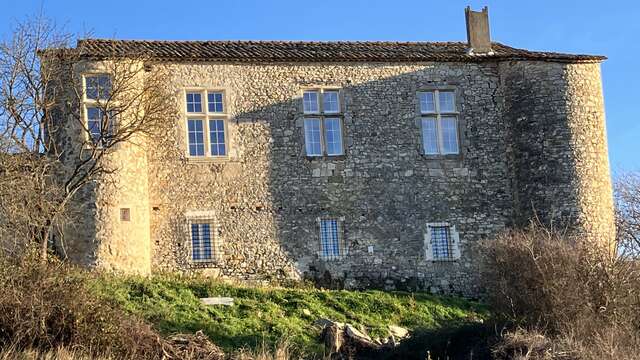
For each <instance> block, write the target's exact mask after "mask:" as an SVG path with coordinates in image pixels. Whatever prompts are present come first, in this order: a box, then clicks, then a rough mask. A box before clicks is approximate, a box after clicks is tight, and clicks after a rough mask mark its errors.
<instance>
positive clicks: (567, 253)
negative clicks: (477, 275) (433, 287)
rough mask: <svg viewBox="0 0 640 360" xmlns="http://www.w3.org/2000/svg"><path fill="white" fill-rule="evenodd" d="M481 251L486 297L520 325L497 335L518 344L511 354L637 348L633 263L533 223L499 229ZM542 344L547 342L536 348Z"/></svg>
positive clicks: (579, 354)
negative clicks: (514, 228)
mask: <svg viewBox="0 0 640 360" xmlns="http://www.w3.org/2000/svg"><path fill="white" fill-rule="evenodd" d="M484 255H485V256H484V259H485V264H484V267H483V274H482V275H483V276H482V277H483V280H484V285H485V288H486V289H487V297H488V300H489V302H490V304H491V305H492V307H493V309H494V310H495V311H496V313H497V314H500V315H501V316H502V317H503V318H504V319H505V320H507V321H508V322H509V323H510V324H511V325H512V326H513V327H514V328H519V329H520V330H518V331H517V332H516V333H514V332H511V333H509V334H508V335H507V336H505V337H504V338H503V345H505V344H504V343H505V342H510V343H511V344H512V345H513V344H517V343H518V342H519V343H521V346H520V350H519V351H516V350H514V349H513V348H515V347H518V346H511V348H512V352H521V353H523V354H526V353H528V354H529V355H527V357H524V358H527V359H533V358H540V359H543V358H554V359H555V358H576V359H578V358H579V359H596V358H597V359H621V358H622V359H624V358H630V357H632V356H635V354H637V353H638V352H639V351H640V338H639V335H640V331H639V329H638V324H639V322H638V321H640V313H639V312H638V309H640V268H639V267H638V264H637V263H636V262H634V261H630V260H628V259H625V258H621V257H618V256H615V255H614V254H611V253H609V252H607V251H600V250H599V249H598V248H597V246H596V245H594V244H582V243H580V242H579V241H576V239H573V238H571V237H569V236H566V235H564V234H562V233H559V232H554V231H550V230H548V229H545V228H543V227H542V226H539V225H531V226H530V227H529V228H527V229H524V230H511V231H508V232H505V233H503V234H502V235H500V236H498V237H497V239H495V240H493V241H490V242H487V243H486V244H485V245H484ZM527 332H528V335H526V333H527ZM541 337H542V338H541ZM523 339H528V340H527V341H523ZM516 340H517V341H516ZM547 341H552V342H553V344H552V345H551V346H547V345H545V346H542V345H541V344H546V342H547ZM525 344H526V346H525ZM541 346H542V347H541ZM509 348H510V346H503V347H502V348H500V349H498V351H497V355H499V354H501V353H504V350H505V349H509ZM525 348H527V349H525ZM531 349H537V350H535V351H532V350H531ZM540 349H544V351H541V350H540ZM535 354H538V355H535ZM540 354H544V356H543V355H540ZM559 354H564V355H562V356H565V357H561V356H560V355H559ZM512 355H513V354H512ZM596 355H597V356H596ZM567 356H569V357H567Z"/></svg>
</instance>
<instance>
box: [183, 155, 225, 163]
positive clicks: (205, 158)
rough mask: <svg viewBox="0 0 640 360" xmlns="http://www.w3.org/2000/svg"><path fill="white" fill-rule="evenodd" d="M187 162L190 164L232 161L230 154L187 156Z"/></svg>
mask: <svg viewBox="0 0 640 360" xmlns="http://www.w3.org/2000/svg"><path fill="white" fill-rule="evenodd" d="M186 159H187V162H188V163H190V164H210V163H226V162H230V161H231V160H230V159H229V157H228V156H220V157H212V156H203V157H192V156H187V158H186Z"/></svg>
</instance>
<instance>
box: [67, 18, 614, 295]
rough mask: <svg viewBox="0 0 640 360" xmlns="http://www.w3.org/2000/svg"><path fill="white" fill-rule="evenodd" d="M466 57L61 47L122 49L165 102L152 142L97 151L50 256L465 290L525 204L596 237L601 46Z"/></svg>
mask: <svg viewBox="0 0 640 360" xmlns="http://www.w3.org/2000/svg"><path fill="white" fill-rule="evenodd" d="M471 30H472V31H473V29H471ZM487 30H488V28H487ZM472 50H473V44H467V43H361V42H351V43H349V42H339V43H305V42H215V41H213V42H152V41H123V40H97V39H88V40H82V41H80V42H79V43H78V46H77V51H78V53H79V54H81V59H80V60H79V61H78V62H77V63H76V64H74V68H73V71H75V72H77V73H79V74H89V76H91V74H99V73H100V70H99V69H100V66H101V64H102V63H104V62H105V61H118V59H119V58H122V57H125V56H126V54H128V53H129V54H130V53H145V54H147V55H148V59H150V60H148V64H144V65H150V66H155V67H165V68H167V69H168V70H170V71H169V72H170V74H171V80H170V87H171V92H172V93H173V94H174V98H173V99H171V101H173V102H174V103H175V104H176V109H175V110H176V111H175V114H168V115H167V119H166V121H167V122H169V123H170V124H172V129H173V131H170V133H169V135H168V136H165V137H163V138H159V139H147V140H145V141H146V143H145V144H144V146H140V144H135V145H133V144H122V146H121V148H120V149H119V150H118V151H117V152H116V153H115V154H113V157H112V159H110V161H113V162H114V163H117V164H118V169H119V171H118V174H117V176H116V181H115V183H113V184H108V185H107V184H103V185H101V184H97V185H96V186H95V187H92V188H91V189H88V190H87V191H85V192H84V193H83V194H81V195H80V196H79V197H78V199H77V201H76V204H77V206H78V207H79V208H81V209H84V210H82V211H84V212H85V213H86V218H85V219H84V220H83V221H84V222H83V221H81V222H80V225H79V226H75V227H73V229H70V230H69V231H68V233H67V234H66V236H65V243H66V244H65V254H67V256H68V257H69V258H70V259H71V260H73V261H76V262H80V263H83V264H87V265H90V266H95V267H98V268H103V269H111V270H116V271H125V272H139V273H145V274H147V273H153V272H159V271H167V270H169V271H187V272H192V271H193V272H203V273H206V274H208V275H211V276H216V277H222V278H233V279H247V280H264V279H299V278H303V277H304V278H310V279H314V280H315V281H318V282H319V283H321V284H323V285H325V286H345V287H351V288H353V287H385V288H407V289H427V290H432V291H443V292H453V293H460V294H464V295H470V296H472V295H475V294H477V293H478V292H479V290H480V289H479V288H478V284H477V281H476V279H477V277H476V275H477V271H478V263H479V261H478V260H479V259H478V253H477V251H476V250H475V248H474V245H475V244H477V243H478V242H479V241H480V240H482V239H485V238H490V237H492V236H495V235H496V234H497V233H499V232H500V231H502V230H504V229H506V228H508V227H513V226H519V225H522V224H525V223H526V222H528V221H529V220H530V219H531V218H532V217H534V216H536V217H539V218H540V219H542V220H543V221H545V222H551V221H562V222H563V223H566V224H568V225H569V226H570V227H571V229H572V230H574V231H575V232H576V233H577V234H580V235H581V236H582V238H584V239H588V240H589V241H604V242H607V241H610V240H611V239H612V238H613V236H614V227H613V226H614V225H613V206H612V196H611V183H610V175H609V166H608V156H607V145H606V136H605V119H604V106H603V98H602V87H601V78H600V62H601V61H602V60H603V59H604V58H602V57H599V56H590V55H568V54H557V53H546V52H532V51H526V50H521V49H515V48H511V47H508V46H505V45H502V44H499V43H491V49H490V51H489V52H486V51H485V52H478V51H476V52H474V51H472ZM76 85H78V84H76ZM70 133H74V131H73V130H71V131H70ZM73 138H74V137H73V136H69V137H66V138H65V140H64V141H73ZM107 195H108V196H107ZM107 199H108V200H107Z"/></svg>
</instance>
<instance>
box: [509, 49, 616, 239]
mask: <svg viewBox="0 0 640 360" xmlns="http://www.w3.org/2000/svg"><path fill="white" fill-rule="evenodd" d="M500 73H501V78H502V79H501V83H502V84H503V86H504V93H505V119H506V120H507V121H508V124H509V126H510V127H509V129H510V137H511V138H512V139H513V147H511V148H510V158H511V164H512V167H513V173H514V176H513V179H514V181H515V183H514V189H515V190H516V192H515V193H514V199H515V201H516V209H517V214H518V217H519V222H521V223H522V222H526V221H528V220H529V219H530V218H531V217H532V216H534V215H537V216H539V218H540V219H541V220H542V221H543V222H545V223H555V225H556V226H557V227H559V228H562V227H564V226H567V225H568V226H570V228H571V229H573V230H574V231H575V233H576V234H578V235H579V236H581V237H584V238H586V239H588V240H589V241H597V242H599V243H601V244H605V245H611V244H612V241H613V239H614V235H615V234H614V233H615V228H614V219H613V199H612V193H611V178H610V173H609V162H608V156H607V143H606V135H605V117H604V103H603V97H602V84H601V78H600V64H599V63H585V64H563V63H546V62H526V61H519V62H515V61H514V62H505V63H501V64H500Z"/></svg>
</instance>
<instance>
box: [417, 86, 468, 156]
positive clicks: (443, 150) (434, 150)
mask: <svg viewBox="0 0 640 360" xmlns="http://www.w3.org/2000/svg"><path fill="white" fill-rule="evenodd" d="M455 97H456V96H455V92H454V91H445V90H434V91H424V92H420V93H418V99H419V101H420V115H421V128H422V146H423V152H424V154H426V155H447V154H458V153H459V152H460V149H459V144H458V113H457V111H456V105H455Z"/></svg>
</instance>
